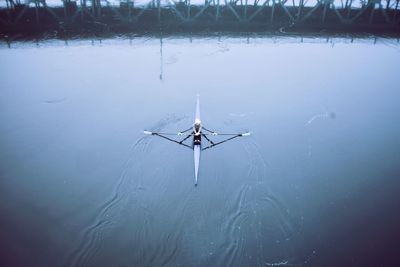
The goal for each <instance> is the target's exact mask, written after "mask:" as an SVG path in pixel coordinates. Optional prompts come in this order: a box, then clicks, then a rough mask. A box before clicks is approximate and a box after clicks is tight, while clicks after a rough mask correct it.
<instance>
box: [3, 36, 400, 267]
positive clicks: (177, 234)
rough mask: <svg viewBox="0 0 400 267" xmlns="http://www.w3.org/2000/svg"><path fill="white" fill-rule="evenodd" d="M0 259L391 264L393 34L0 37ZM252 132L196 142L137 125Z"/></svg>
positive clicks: (399, 162)
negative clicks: (196, 146) (197, 153)
mask: <svg viewBox="0 0 400 267" xmlns="http://www.w3.org/2000/svg"><path fill="white" fill-rule="evenodd" d="M0 58H1V61H0V73H1V80H2V83H1V95H0V101H1V102H0V121H1V124H0V211H1V219H0V236H1V239H0V240H1V241H0V246H1V249H2V253H1V256H0V262H1V263H2V264H1V265H2V266H396V263H397V261H398V260H397V256H396V248H398V239H399V237H400V232H399V231H398V229H397V226H398V225H399V223H400V217H399V215H398V214H397V213H398V212H397V211H398V210H399V208H400V207H399V206H400V205H399V203H400V202H399V201H398V196H399V193H400V182H399V181H398V178H399V173H400V168H399V166H400V153H399V151H398V148H399V147H400V127H399V123H398V122H399V117H400V115H399V114H400V106H399V105H398V99H399V97H400V91H399V88H398V84H400V83H399V82H400V77H399V75H398V68H397V64H398V62H399V59H400V46H399V45H398V43H397V41H396V40H391V39H378V40H374V39H368V38H367V39H356V40H352V39H346V38H334V39H325V38H324V39H320V38H299V37H298V38H297V37H296V38H294V37H293V38H282V37H262V36H251V37H248V36H231V37H229V36H220V37H218V36H208V37H207V36H205V37H204V36H195V37H190V36H181V37H179V36H175V37H164V38H162V39H159V38H155V37H151V36H150V37H138V38H134V39H131V40H129V39H124V38H115V39H108V40H93V41H92V40H74V41H68V42H66V43H64V42H63V41H54V40H52V41H40V42H39V43H37V44H35V43H30V42H26V43H12V44H11V48H7V46H6V45H4V44H3V45H2V47H1V49H0ZM197 93H199V94H200V100H201V109H202V122H203V124H204V126H206V127H207V128H209V129H213V130H214V129H215V130H216V131H221V132H245V131H251V132H252V133H253V135H252V136H250V137H246V138H238V139H236V140H233V141H231V142H229V143H226V144H223V145H221V146H218V147H215V148H213V149H210V150H207V151H204V152H203V154H202V158H201V163H200V172H199V185H198V186H197V187H195V186H194V170H193V154H192V151H190V150H189V149H187V148H185V147H181V146H178V145H175V144H173V143H170V142H167V141H165V140H162V139H157V138H156V137H148V136H144V135H143V134H142V131H143V130H144V129H146V130H153V131H154V130H163V131H173V132H176V131H179V130H184V129H186V128H187V127H189V126H190V125H191V124H192V123H193V117H194V111H195V110H194V109H195V97H196V94H197Z"/></svg>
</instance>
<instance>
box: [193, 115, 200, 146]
mask: <svg viewBox="0 0 400 267" xmlns="http://www.w3.org/2000/svg"><path fill="white" fill-rule="evenodd" d="M193 135H194V137H193V145H200V144H201V121H200V120H198V119H196V121H195V122H194V125H193Z"/></svg>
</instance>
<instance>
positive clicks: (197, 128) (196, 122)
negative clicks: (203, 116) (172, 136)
mask: <svg viewBox="0 0 400 267" xmlns="http://www.w3.org/2000/svg"><path fill="white" fill-rule="evenodd" d="M193 128H194V130H195V131H196V132H198V131H200V128H201V121H200V120H196V121H195V122H194V125H193Z"/></svg>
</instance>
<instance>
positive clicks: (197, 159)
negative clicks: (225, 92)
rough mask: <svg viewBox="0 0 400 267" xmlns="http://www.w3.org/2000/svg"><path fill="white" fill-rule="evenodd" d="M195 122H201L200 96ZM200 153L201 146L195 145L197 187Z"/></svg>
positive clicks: (197, 102)
mask: <svg viewBox="0 0 400 267" xmlns="http://www.w3.org/2000/svg"><path fill="white" fill-rule="evenodd" d="M194 121H195V122H196V121H200V99H199V96H197V101H196V114H195V117H194ZM200 151H201V145H193V156H194V178H195V182H194V184H195V185H197V177H198V175H199V165H200Z"/></svg>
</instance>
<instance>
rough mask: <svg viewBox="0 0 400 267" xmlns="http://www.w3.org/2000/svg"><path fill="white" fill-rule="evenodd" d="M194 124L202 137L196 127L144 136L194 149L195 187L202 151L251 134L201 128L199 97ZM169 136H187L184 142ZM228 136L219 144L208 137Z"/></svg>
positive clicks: (147, 132)
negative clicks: (198, 131)
mask: <svg viewBox="0 0 400 267" xmlns="http://www.w3.org/2000/svg"><path fill="white" fill-rule="evenodd" d="M194 123H195V124H196V123H200V136H196V134H195V130H194V129H193V128H194V126H192V127H190V128H189V129H186V130H184V131H180V132H178V133H165V132H150V131H146V130H144V131H143V133H144V134H150V135H155V136H158V137H161V138H163V139H166V140H168V141H170V142H174V143H176V144H178V145H181V146H184V147H187V148H190V149H193V159H194V178H195V183H194V184H195V186H197V177H198V176H199V165H200V152H201V151H202V150H207V149H209V148H213V147H215V146H218V145H220V144H223V143H225V142H228V141H230V140H233V139H235V138H238V137H241V136H249V135H250V133H249V132H246V133H217V132H216V131H212V130H208V129H207V128H205V127H202V126H201V121H200V100H199V96H198V95H197V101H196V113H195V116H194ZM201 129H203V130H205V133H202V132H201ZM190 131H191V132H190ZM169 135H177V136H185V137H184V138H183V139H182V140H175V139H173V138H170V137H168V136H169ZM217 135H219V136H227V138H225V139H224V140H221V141H218V142H213V141H212V140H211V139H210V138H209V137H207V136H217ZM191 136H192V137H193V143H192V145H189V144H185V143H184V142H185V141H186V140H188V139H189V138H190V137H191ZM202 137H204V140H206V142H208V143H206V144H207V145H206V146H205V147H204V146H202V143H201V139H202Z"/></svg>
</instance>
